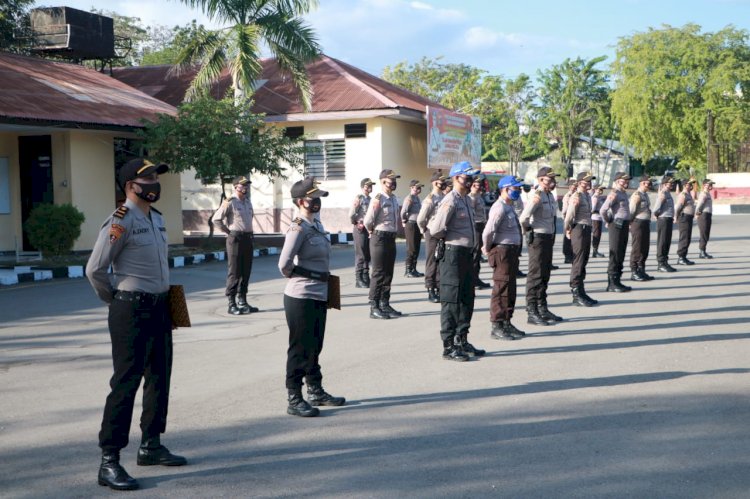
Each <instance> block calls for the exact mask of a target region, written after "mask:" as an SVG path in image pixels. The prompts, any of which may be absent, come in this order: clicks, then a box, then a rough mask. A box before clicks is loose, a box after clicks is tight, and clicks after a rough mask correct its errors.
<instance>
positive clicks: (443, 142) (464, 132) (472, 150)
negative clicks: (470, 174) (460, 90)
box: [427, 106, 482, 169]
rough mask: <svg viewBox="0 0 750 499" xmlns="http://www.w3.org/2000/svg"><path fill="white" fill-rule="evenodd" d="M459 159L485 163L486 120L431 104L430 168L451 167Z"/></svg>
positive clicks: (428, 128) (428, 151)
mask: <svg viewBox="0 0 750 499" xmlns="http://www.w3.org/2000/svg"><path fill="white" fill-rule="evenodd" d="M459 161H468V162H469V163H471V164H472V166H474V167H476V168H480V167H481V163H482V120H481V119H480V118H479V117H477V116H468V115H466V114H461V113H454V112H453V111H448V110H447V109H439V108H432V107H430V106H427V167H428V168H440V169H449V168H450V167H451V166H453V165H454V164H456V163H458V162H459Z"/></svg>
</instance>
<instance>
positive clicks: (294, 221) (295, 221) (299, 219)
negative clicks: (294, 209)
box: [292, 217, 302, 225]
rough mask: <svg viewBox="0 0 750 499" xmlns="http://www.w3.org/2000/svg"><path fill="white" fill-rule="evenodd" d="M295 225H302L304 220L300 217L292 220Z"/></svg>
mask: <svg viewBox="0 0 750 499" xmlns="http://www.w3.org/2000/svg"><path fill="white" fill-rule="evenodd" d="M292 223H293V224H297V225H302V219H301V218H300V217H297V218H295V219H294V220H292Z"/></svg>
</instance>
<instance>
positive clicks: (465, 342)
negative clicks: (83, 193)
mask: <svg viewBox="0 0 750 499" xmlns="http://www.w3.org/2000/svg"><path fill="white" fill-rule="evenodd" d="M468 336H469V333H461V334H457V335H456V337H455V340H454V341H455V342H456V343H457V346H458V347H459V348H461V350H463V352H464V353H465V354H466V355H468V356H469V357H482V356H484V354H486V353H487V352H486V351H485V350H482V349H481V348H477V347H475V346H474V345H472V344H471V343H469V339H468Z"/></svg>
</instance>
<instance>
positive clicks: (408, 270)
mask: <svg viewBox="0 0 750 499" xmlns="http://www.w3.org/2000/svg"><path fill="white" fill-rule="evenodd" d="M411 272H412V270H411V266H409V265H407V266H406V267H404V277H414V276H413V275H411Z"/></svg>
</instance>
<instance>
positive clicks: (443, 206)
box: [427, 190, 476, 248]
mask: <svg viewBox="0 0 750 499" xmlns="http://www.w3.org/2000/svg"><path fill="white" fill-rule="evenodd" d="M427 228H428V229H429V231H430V235H432V237H436V238H438V239H443V238H444V239H445V244H451V245H454V246H465V247H467V248H473V247H474V243H475V241H474V238H475V237H476V229H475V228H474V207H473V206H472V203H471V199H470V198H469V196H468V195H467V196H462V195H461V194H459V193H458V191H455V190H454V191H451V192H449V193H448V194H447V195H446V196H445V197H444V198H443V200H442V201H441V202H440V206H439V207H438V209H437V213H436V214H435V216H434V217H433V218H432V220H430V222H429V223H428V224H427Z"/></svg>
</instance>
